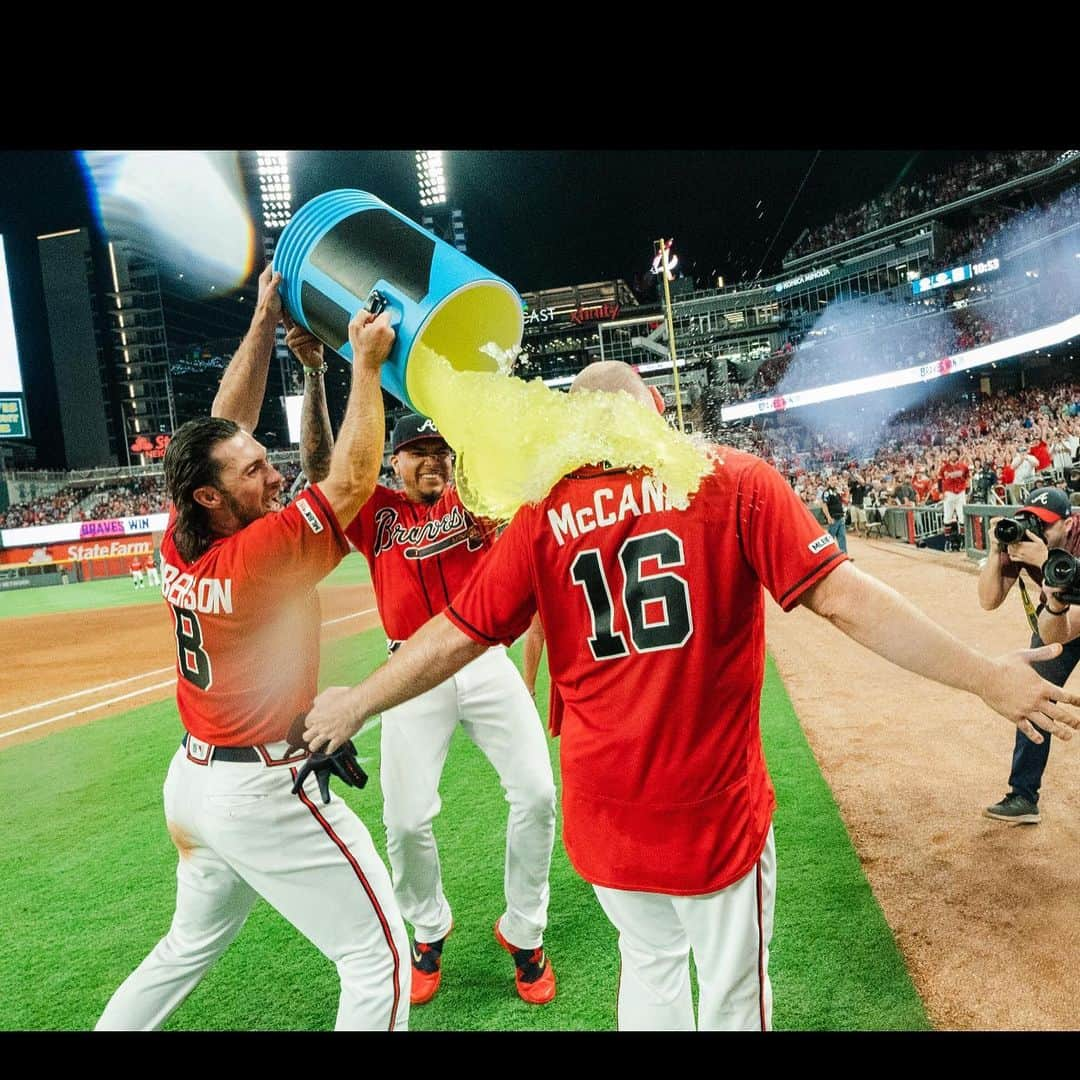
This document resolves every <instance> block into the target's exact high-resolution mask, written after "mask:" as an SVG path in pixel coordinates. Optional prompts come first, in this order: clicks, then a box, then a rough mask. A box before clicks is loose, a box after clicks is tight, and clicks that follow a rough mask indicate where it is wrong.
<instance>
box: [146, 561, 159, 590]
mask: <svg viewBox="0 0 1080 1080" xmlns="http://www.w3.org/2000/svg"><path fill="white" fill-rule="evenodd" d="M143 569H144V570H145V571H146V584H147V585H153V586H155V587H157V588H160V587H161V577H160V576H159V575H158V568H157V563H156V562H155V561H154V553H153V552H150V554H149V555H147V556H146V557H145V558H144V559H143Z"/></svg>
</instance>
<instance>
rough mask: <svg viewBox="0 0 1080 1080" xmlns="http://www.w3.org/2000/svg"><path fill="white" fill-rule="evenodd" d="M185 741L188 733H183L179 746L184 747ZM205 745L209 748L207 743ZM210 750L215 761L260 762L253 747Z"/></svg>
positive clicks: (260, 759) (228, 747)
mask: <svg viewBox="0 0 1080 1080" xmlns="http://www.w3.org/2000/svg"><path fill="white" fill-rule="evenodd" d="M187 741H188V733H187V732H186V731H185V732H184V737H183V738H182V739H181V740H180V745H181V746H184V747H186V746H187ZM207 745H208V746H209V743H208V744H207ZM212 749H213V751H214V760H215V761H250V762H252V763H255V762H259V761H262V758H261V757H259V752H258V750H256V749H255V747H254V746H215V747H212Z"/></svg>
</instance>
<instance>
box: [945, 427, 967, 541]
mask: <svg viewBox="0 0 1080 1080" xmlns="http://www.w3.org/2000/svg"><path fill="white" fill-rule="evenodd" d="M938 481H939V483H940V484H941V490H942V493H943V495H942V497H943V500H944V504H945V516H944V522H945V546H946V548H949V547H952V548H954V549H955V550H956V551H959V550H960V549H961V547H963V529H964V504H965V503H966V501H967V489H968V485H969V484H970V482H971V470H970V469H969V468H968V466H967V462H964V461H961V460H960V451H959V450H957V449H956V447H955V446H954V447H953V448H952V449H951V450H950V451H949V460H948V461H946V462H944V463H943V464H942V466H941V468H940V469H939V470H938Z"/></svg>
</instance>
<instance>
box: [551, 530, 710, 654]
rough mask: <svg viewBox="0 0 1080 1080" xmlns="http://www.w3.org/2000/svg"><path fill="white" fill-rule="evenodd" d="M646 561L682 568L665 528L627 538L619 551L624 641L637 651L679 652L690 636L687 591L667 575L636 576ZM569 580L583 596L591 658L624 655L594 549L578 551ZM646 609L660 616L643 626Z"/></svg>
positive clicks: (678, 546)
mask: <svg viewBox="0 0 1080 1080" xmlns="http://www.w3.org/2000/svg"><path fill="white" fill-rule="evenodd" d="M646 559H656V561H657V563H658V564H659V565H660V566H661V567H668V566H683V565H684V564H685V562H686V559H685V558H684V556H683V544H682V540H681V539H679V537H677V536H676V535H675V534H674V533H673V532H671V531H669V530H668V529H662V530H661V531H659V532H654V533H646V534H645V535H644V536H634V537H631V538H630V539H629V540H627V541H626V542H625V543H624V544H623V545H622V547H621V548H619V562H620V563H621V564H622V571H623V590H622V603H623V610H624V611H625V612H626V621H627V624H628V625H629V627H630V639H631V641H632V642H633V644H634V649H635V650H636V651H637V652H657V651H658V650H660V649H680V648H682V646H683V645H685V644H686V642H687V641H688V640H689V639H690V635H691V634H692V633H693V632H694V619H693V615H692V614H691V612H690V589H689V586H688V585H687V583H686V581H685V580H684V579H683V578H681V577H680V576H679V575H678V574H675V573H672V572H668V573H663V574H650V575H649V576H648V577H642V576H641V566H642V564H643V563H644V562H645V561H646ZM570 577H571V580H572V581H573V582H574V584H575V585H580V586H581V587H582V589H584V591H585V602H586V603H587V604H588V607H589V616H590V618H591V619H592V626H593V632H592V636H591V637H590V638H589V639H588V640H589V648H590V649H591V650H592V654H593V658H594V659H595V660H613V659H614V658H615V657H617V656H629V655H630V648H629V646H628V645H627V643H626V636H625V635H624V634H623V633H622V631H615V630H613V627H612V613H613V608H614V603H613V601H612V598H611V588H610V586H609V585H608V580H607V577H606V575H605V573H604V566H603V563H602V562H601V561H600V551H599V549H598V548H588V549H587V550H585V551H582V552H580V553H579V554H578V556H577V558H576V559H574V562H573V564H572V565H571V567H570ZM647 605H652V606H651V607H650V608H649V613H650V614H652V613H655V612H657V611H660V612H662V613H663V618H662V620H657V619H655V618H653V619H652V620H651V621H649V622H646V607H647Z"/></svg>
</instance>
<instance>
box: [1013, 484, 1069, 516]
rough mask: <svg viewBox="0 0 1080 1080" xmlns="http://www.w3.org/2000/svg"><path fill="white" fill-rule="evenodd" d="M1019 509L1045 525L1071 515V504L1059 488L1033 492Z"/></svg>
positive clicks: (1038, 489)
mask: <svg viewBox="0 0 1080 1080" xmlns="http://www.w3.org/2000/svg"><path fill="white" fill-rule="evenodd" d="M1020 509H1021V510H1023V511H1024V513H1027V514H1034V515H1035V516H1036V517H1037V518H1039V519H1040V520H1041V521H1045V522H1046V523H1047V525H1053V524H1054V522H1055V521H1060V520H1061V519H1062V518H1067V517H1068V516H1069V515H1070V514H1071V513H1072V504H1071V503H1070V502H1069V496H1068V495H1067V494H1066V493H1065V492H1064V491H1062V490H1061V488H1053V487H1045V488H1037V489H1036V490H1035V491H1033V492H1032V493H1031V494H1030V495H1029V496H1028V497H1027V499H1026V501H1025V502H1024V505H1023V506H1022V507H1021V508H1020Z"/></svg>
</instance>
